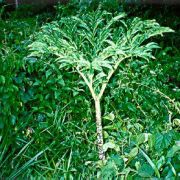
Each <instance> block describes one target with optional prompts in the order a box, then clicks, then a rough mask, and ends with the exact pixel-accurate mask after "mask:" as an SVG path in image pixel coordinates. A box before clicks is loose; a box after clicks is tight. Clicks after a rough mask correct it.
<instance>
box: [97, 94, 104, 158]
mask: <svg viewBox="0 0 180 180" xmlns="http://www.w3.org/2000/svg"><path fill="white" fill-rule="evenodd" d="M95 110H96V131H97V145H98V151H99V159H100V160H102V161H104V160H105V152H104V150H103V145H104V140H103V129H102V117H101V106H100V99H98V98H96V99H95Z"/></svg>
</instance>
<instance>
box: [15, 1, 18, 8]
mask: <svg viewBox="0 0 180 180" xmlns="http://www.w3.org/2000/svg"><path fill="white" fill-rule="evenodd" d="M15 4H16V9H17V8H18V6H19V3H18V0H15Z"/></svg>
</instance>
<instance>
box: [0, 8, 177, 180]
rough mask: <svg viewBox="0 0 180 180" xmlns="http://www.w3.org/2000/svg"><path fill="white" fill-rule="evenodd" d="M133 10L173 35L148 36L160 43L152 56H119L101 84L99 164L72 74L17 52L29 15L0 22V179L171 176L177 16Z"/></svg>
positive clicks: (88, 113) (85, 99) (28, 30)
mask: <svg viewBox="0 0 180 180" xmlns="http://www.w3.org/2000/svg"><path fill="white" fill-rule="evenodd" d="M133 10H134V9H133ZM137 11H138V12H135V11H134V12H133V13H132V9H131V11H128V12H127V14H129V12H130V15H131V14H133V16H134V15H137V14H138V16H143V18H146V19H147V18H150V17H151V18H152V17H153V18H156V19H157V20H158V21H160V24H164V25H165V26H170V27H171V28H173V29H175V30H176V33H170V34H169V35H166V36H165V38H163V39H162V38H161V39H158V38H156V39H154V38H152V39H151V40H153V41H157V42H158V43H159V44H160V46H161V47H162V48H159V49H158V50H156V51H155V52H154V53H153V55H154V56H155V57H157V59H153V60H151V61H147V60H143V59H141V58H133V59H132V60H129V61H128V62H129V63H127V62H122V63H121V65H120V67H119V68H118V69H117V72H116V74H115V75H114V76H113V77H112V79H111V81H110V82H109V85H108V87H107V90H106V92H105V94H104V95H105V98H104V99H103V100H102V104H103V109H102V111H103V122H104V123H103V125H104V128H103V129H104V138H105V144H106V145H107V151H106V153H107V156H108V158H107V163H106V165H102V164H100V162H99V161H97V159H98V157H97V148H96V144H95V140H96V135H95V129H96V128H95V122H94V121H93V119H92V118H91V117H92V116H93V113H94V109H93V104H92V102H91V101H90V98H89V93H88V91H85V89H84V84H81V83H80V78H79V75H78V74H75V73H71V72H65V71H64V70H59V67H58V68H57V67H56V66H53V65H48V64H47V65H46V66H45V65H44V62H45V61H47V60H48V59H46V58H44V59H42V61H37V58H32V57H31V58H30V57H29V58H24V57H27V52H26V47H27V45H29V43H30V42H33V41H34V31H35V30H36V29H37V27H38V23H36V18H33V19H21V20H18V21H17V20H12V19H6V21H0V23H1V25H0V29H1V32H3V33H1V34H0V42H2V43H0V46H1V48H0V49H1V50H0V52H1V53H0V61H1V63H0V66H1V67H0V83H1V84H0V117H1V119H0V121H1V125H0V126H1V127H0V128H1V129H0V169H1V171H0V178H8V177H10V178H20V179H21V178H22V179H27V178H28V179H38V178H40V179H97V178H101V177H103V178H104V179H107V178H108V176H109V177H111V178H114V179H116V178H124V179H125V178H126V179H137V180H138V179H150V178H151V179H152V178H154V179H157V178H158V172H159V174H160V177H161V179H178V178H179V175H178V173H179V172H180V165H179V164H180V163H179V162H180V148H179V147H180V145H179V139H180V137H179V133H178V132H179V128H180V123H179V121H180V116H179V102H178V101H179V97H180V96H179V92H180V91H179V82H178V78H179V75H178V74H179V61H178V59H179V55H180V53H179V38H178V37H179V28H178V22H179V17H176V15H174V14H173V13H174V11H172V14H173V15H172V16H170V15H169V14H170V12H171V11H170V10H169V9H168V10H167V11H165V10H163V12H162V11H161V13H158V16H160V17H157V16H156V15H154V14H156V13H155V12H157V10H156V9H151V10H149V9H148V11H146V12H147V13H145V14H144V11H142V9H137ZM167 12H168V13H167ZM63 13H64V14H67V15H68V13H66V12H63ZM74 13H75V12H74ZM81 13H82V12H81ZM148 13H149V14H148ZM163 13H164V14H166V16H164V15H163ZM75 14H76V13H75ZM167 14H168V16H167ZM116 15H117V14H116ZM42 16H43V17H42V19H45V22H47V21H49V20H48V19H47V20H46V16H44V15H42ZM144 16H145V17H144ZM161 16H163V18H162V17H161ZM39 17H40V21H41V22H42V21H43V20H41V16H39ZM107 17H108V18H109V19H110V18H111V15H107ZM128 17H129V16H128ZM59 18H60V17H59ZM123 21H124V19H123ZM41 22H40V23H41ZM125 22H127V23H129V25H130V23H131V22H132V19H131V20H128V21H126V20H125ZM172 22H173V23H172ZM72 23H74V21H73V22H72ZM57 24H58V23H54V22H53V23H51V25H53V26H56V25H57ZM120 24H121V23H119V22H116V23H115V24H114V25H113V26H112V28H117V27H118V26H119V25H120ZM58 26H59V24H58ZM45 27H46V28H47V29H48V30H49V27H48V25H45V26H43V30H45V29H44V28H45ZM64 28H65V27H64ZM82 28H83V27H82ZM63 30H65V29H63ZM38 31H39V30H38ZM53 32H54V31H53ZM54 33H55V32H54ZM30 34H32V36H31V38H30V39H29V35H30ZM38 34H39V32H38ZM36 37H37V36H36ZM74 38H77V37H74ZM57 39H58V38H55V40H57ZM56 44H58V43H56ZM46 56H47V54H45V57H46ZM48 56H49V55H48ZM87 56H88V55H87ZM55 58H56V57H55V56H52V55H50V60H53V59H55ZM100 66H101V64H100ZM102 68H103V69H104V71H107V70H108V68H106V67H102ZM70 70H71V68H70ZM97 71H98V70H97ZM17 88H18V89H17ZM2 119H3V120H2ZM2 127H4V128H2ZM158 143H159V145H160V146H158Z"/></svg>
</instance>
